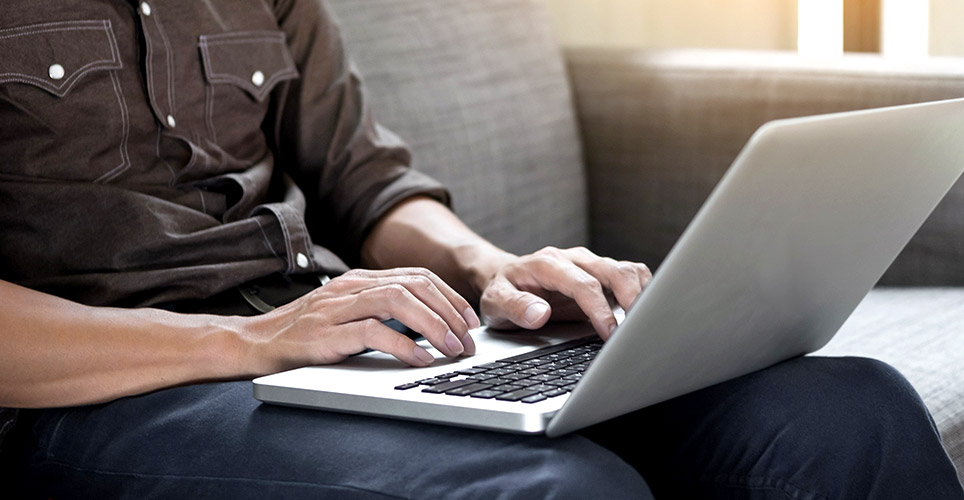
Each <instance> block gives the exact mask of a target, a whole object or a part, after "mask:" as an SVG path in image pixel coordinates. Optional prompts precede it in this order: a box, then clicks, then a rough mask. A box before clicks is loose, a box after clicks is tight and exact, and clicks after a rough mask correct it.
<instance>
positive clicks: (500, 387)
mask: <svg viewBox="0 0 964 500" xmlns="http://www.w3.org/2000/svg"><path fill="white" fill-rule="evenodd" d="M523 387H524V386H521V385H515V384H502V385H497V386H495V387H493V388H492V390H493V391H501V392H512V391H518V390H519V389H522V388H523Z"/></svg>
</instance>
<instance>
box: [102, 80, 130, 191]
mask: <svg viewBox="0 0 964 500" xmlns="http://www.w3.org/2000/svg"><path fill="white" fill-rule="evenodd" d="M110 81H111V84H113V86H114V94H115V95H116V96H117V102H118V104H119V105H120V112H121V127H123V129H124V132H123V134H122V136H121V143H120V146H119V147H120V155H121V163H120V165H118V166H116V167H114V168H113V169H111V170H110V171H109V172H107V173H106V174H104V175H102V176H100V177H98V178H97V179H95V180H94V182H95V183H105V182H109V181H112V180H114V179H115V178H117V176H119V175H120V174H122V173H124V172H125V171H126V170H127V169H128V168H130V166H131V159H130V156H129V155H128V154H127V139H128V137H130V116H129V110H128V108H127V101H125V100H124V93H123V91H122V89H121V85H120V79H119V78H118V77H117V73H116V72H113V71H111V73H110Z"/></svg>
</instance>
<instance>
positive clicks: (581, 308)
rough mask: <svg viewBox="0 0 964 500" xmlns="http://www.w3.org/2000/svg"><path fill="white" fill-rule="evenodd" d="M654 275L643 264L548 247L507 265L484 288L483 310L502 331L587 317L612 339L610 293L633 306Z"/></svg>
mask: <svg viewBox="0 0 964 500" xmlns="http://www.w3.org/2000/svg"><path fill="white" fill-rule="evenodd" d="M651 278H652V274H651V273H650V271H649V268H647V267H646V266H645V265H644V264H638V263H633V262H618V261H615V260H613V259H610V258H605V257H599V256H598V255H596V254H594V253H592V252H590V251H589V250H587V249H585V248H570V249H566V250H561V249H558V248H552V247H547V248H544V249H542V250H539V251H538V252H536V253H533V254H530V255H525V256H522V257H516V258H514V259H512V260H510V261H509V262H508V263H507V264H504V265H503V266H502V267H501V268H500V269H499V270H498V271H497V272H496V273H495V275H494V276H493V277H492V278H491V279H490V280H489V282H488V283H487V284H486V285H485V287H484V288H483V291H482V300H481V304H480V311H481V313H482V317H483V318H484V319H485V323H486V324H487V325H489V326H490V327H493V328H503V329H505V328H520V327H521V328H528V329H534V328H539V327H541V326H543V325H545V324H546V322H547V321H549V320H550V318H551V319H553V320H577V319H586V318H588V319H589V320H590V321H591V322H592V325H593V327H594V328H595V330H596V332H597V333H599V336H600V337H602V338H603V339H607V338H609V336H610V335H611V334H612V331H613V330H614V329H615V328H616V318H615V317H614V316H613V312H612V307H611V306H610V304H609V300H608V299H607V295H610V294H611V295H612V296H614V297H615V299H616V302H618V303H619V305H620V306H622V307H623V309H627V310H628V309H629V306H631V305H632V303H633V301H634V300H636V297H637V296H638V295H639V293H640V292H641V291H642V289H643V287H644V286H646V283H648V282H649V280H650V279H651Z"/></svg>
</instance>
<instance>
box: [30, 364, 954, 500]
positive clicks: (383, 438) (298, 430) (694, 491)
mask: <svg viewBox="0 0 964 500" xmlns="http://www.w3.org/2000/svg"><path fill="white" fill-rule="evenodd" d="M30 439H31V440H33V441H32V442H31V443H30V444H29V446H28V448H29V450H30V455H31V456H30V458H29V464H28V466H27V469H28V473H27V474H26V475H25V476H24V477H27V478H29V479H30V481H31V482H32V483H33V484H35V485H46V488H48V489H46V490H43V491H38V492H37V493H42V495H43V496H42V497H43V498H47V497H53V498H57V497H69V496H71V492H74V493H76V490H75V488H76V487H77V485H84V486H85V487H87V488H92V489H93V491H90V492H89V493H85V495H83V496H91V497H104V498H135V497H136V498H175V497H182V496H185V495H186V496H185V497H190V498H239V499H243V498H258V499H261V498H264V497H265V495H266V494H267V495H269V496H271V497H275V496H279V497H285V498H301V497H308V496H311V497H312V498H317V497H321V498H347V499H352V498H359V499H361V498H366V499H367V498H651V496H650V493H649V488H648V486H647V482H648V483H649V485H650V486H652V487H653V491H654V492H655V493H656V498H683V497H685V498H760V499H768V498H786V497H787V496H788V495H789V496H791V497H793V498H801V499H803V498H869V497H870V496H869V495H868V494H867V493H866V492H867V491H871V490H874V489H875V488H876V491H886V490H887V489H881V488H882V486H884V485H886V486H887V488H889V489H890V491H891V492H892V493H895V494H897V493H898V492H899V491H900V488H901V485H900V484H899V483H900V480H904V481H905V482H907V478H912V477H916V478H923V480H925V481H927V482H928V483H929V484H927V485H926V486H927V487H934V488H935V489H934V492H936V494H937V495H938V496H932V498H962V497H961V496H955V495H958V492H959V491H960V489H959V485H958V486H957V490H954V489H953V485H952V484H951V483H950V482H948V481H949V478H953V481H955V482H956V477H955V476H954V472H953V466H952V465H951V464H950V461H949V460H946V455H944V459H945V460H944V461H942V460H941V456H940V455H941V453H943V450H942V449H941V448H940V442H939V437H938V436H937V432H936V429H935V428H934V426H933V424H932V423H931V422H930V421H929V419H928V415H927V412H926V410H925V409H924V407H923V405H922V403H920V400H919V398H917V397H916V394H915V393H914V392H913V389H912V388H910V386H909V385H908V384H907V383H906V381H905V380H903V378H902V377H900V375H899V374H897V373H896V372H894V371H893V370H892V369H890V368H889V367H887V366H886V365H884V364H882V363H879V362H875V361H870V360H861V359H856V358H843V359H841V358H800V359H796V360H792V361H789V362H786V363H782V364H780V365H777V366H775V367H771V368H769V369H767V370H763V371H760V372H757V373H754V374H750V375H747V376H745V377H741V378H739V379H735V380H732V381H729V382H724V383H722V384H718V385H716V386H713V387H710V388H707V389H703V390H701V391H697V392H695V393H692V394H688V395H686V396H682V397H680V398H676V399H673V400H670V401H667V402H664V403H661V404H659V405H655V406H653V407H650V408H647V409H644V410H640V411H637V412H634V413H632V414H629V415H626V416H624V417H621V418H619V419H615V420H612V421H609V422H605V423H603V424H600V425H597V426H595V427H592V428H590V429H587V430H585V431H583V432H581V433H576V434H571V435H568V436H564V437H561V438H556V439H549V438H545V437H541V436H518V435H511V434H502V433H494V432H487V431H479V430H471V429H462V428H455V427H446V426H438V425H430V424H420V423H415V422H406V421H399V420H391V419H382V418H374V417H364V416H357V415H345V414H337V413H331V412H323V411H315V410H303V409H294V408H285V407H277V406H272V405H264V404H260V403H258V402H257V401H256V400H254V399H253V398H252V396H251V387H250V383H248V382H235V383H217V384H204V385H196V386H189V387H181V388H174V389H169V390H164V391H159V392H156V393H152V394H148V395H144V396H138V397H132V398H125V399H121V400H118V401H115V402H112V403H109V404H105V405H99V406H93V407H82V408H75V409H66V410H49V411H45V412H43V413H42V414H41V415H40V417H39V419H38V420H37V421H36V424H35V426H34V434H33V436H32V437H30ZM895 470H899V471H900V472H901V474H900V475H896V474H893V471H895ZM935 474H937V475H938V476H940V478H941V480H939V481H934V480H933V478H934V477H935ZM891 475H893V476H894V477H890V476H891ZM644 477H645V478H646V480H645V481H644V479H643V478H644ZM909 484H911V485H913V486H914V487H915V488H916V489H917V490H919V489H920V488H921V487H924V485H921V484H919V482H918V481H912V482H910V483H909ZM903 487H904V488H907V487H908V485H907V484H905V485H904V486H903ZM939 488H943V489H939ZM948 492H950V493H948ZM64 493H67V494H66V495H65V494H64ZM941 495H943V496H941Z"/></svg>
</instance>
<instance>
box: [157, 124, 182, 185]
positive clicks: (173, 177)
mask: <svg viewBox="0 0 964 500" xmlns="http://www.w3.org/2000/svg"><path fill="white" fill-rule="evenodd" d="M156 134H157V139H156V140H155V141H154V151H155V153H156V154H157V159H158V160H161V163H162V164H163V165H164V166H165V167H167V170H168V172H170V173H171V182H170V183H169V184H168V185H169V186H174V183H175V182H177V174H175V173H174V167H172V166H171V164H170V163H168V162H167V160H165V159H164V158H162V157H161V127H156Z"/></svg>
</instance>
